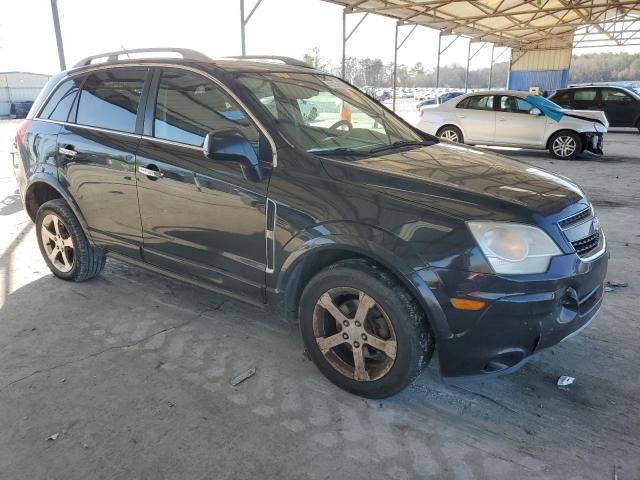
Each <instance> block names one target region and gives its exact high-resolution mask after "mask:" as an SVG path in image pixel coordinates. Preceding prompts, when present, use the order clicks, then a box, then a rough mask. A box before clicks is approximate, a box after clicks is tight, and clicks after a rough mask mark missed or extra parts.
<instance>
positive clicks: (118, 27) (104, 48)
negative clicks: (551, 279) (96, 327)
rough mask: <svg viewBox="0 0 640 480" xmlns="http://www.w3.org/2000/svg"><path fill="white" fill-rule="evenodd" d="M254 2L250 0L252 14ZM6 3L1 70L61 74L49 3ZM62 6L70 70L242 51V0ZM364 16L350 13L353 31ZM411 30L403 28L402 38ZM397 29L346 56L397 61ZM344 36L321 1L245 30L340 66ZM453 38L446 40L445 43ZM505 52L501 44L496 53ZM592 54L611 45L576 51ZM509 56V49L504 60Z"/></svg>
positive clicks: (271, 11) (414, 42)
mask: <svg viewBox="0 0 640 480" xmlns="http://www.w3.org/2000/svg"><path fill="white" fill-rule="evenodd" d="M254 4H255V0H245V5H246V6H245V10H246V12H247V13H248V12H249V11H250V10H251V8H252V7H253V5H254ZM0 5H1V6H0V71H12V70H18V71H28V72H37V73H47V74H52V73H55V72H57V71H59V69H60V68H59V65H58V57H57V51H56V42H55V36H54V31H53V22H52V17H51V7H50V1H49V0H0ZM58 5H59V12H60V23H61V27H62V37H63V42H64V49H65V56H66V60H67V67H70V66H72V65H73V64H74V63H75V62H77V61H78V60H80V59H81V58H83V57H86V56H88V55H92V54H96V53H101V52H108V51H113V50H120V49H122V48H123V47H125V48H141V47H183V48H193V49H195V50H199V51H201V52H203V53H205V54H207V55H208V56H210V57H222V56H228V55H240V53H241V43H240V9H239V0H179V1H176V0H59V1H58ZM361 16H362V14H352V15H348V16H347V29H348V30H350V29H351V28H352V27H353V26H355V24H356V23H357V22H358V20H359V19H360V18H361ZM410 29H411V27H402V28H401V31H400V36H401V38H403V36H404V35H405V34H406V33H408V32H409V30H410ZM394 32H395V22H394V20H392V19H390V18H385V17H381V16H377V15H369V16H368V17H367V18H366V19H365V21H364V22H363V23H362V25H361V26H360V28H359V29H358V30H357V31H356V32H355V33H354V34H353V36H352V37H351V39H350V40H349V42H348V43H347V55H348V56H355V57H362V58H364V57H371V58H381V59H383V61H385V63H387V62H392V61H393V49H394V45H393V43H394ZM341 38H342V8H341V7H339V6H337V5H333V4H330V3H326V2H322V1H320V0H263V1H262V4H261V5H260V6H259V7H258V9H257V10H256V12H255V14H254V15H253V17H252V18H251V20H250V21H249V23H248V25H247V31H246V42H247V53H248V54H256V55H257V54H266V55H286V56H290V57H296V58H302V56H303V55H304V54H305V53H309V52H311V50H312V49H313V48H314V47H318V48H319V49H320V55H321V56H323V57H326V58H328V59H330V60H331V62H332V64H333V65H335V66H338V65H339V64H340V59H341V56H342V43H341ZM450 38H452V37H443V42H445V41H447V42H448V41H450ZM437 43H438V33H437V32H436V31H435V30H432V29H429V28H425V27H418V28H417V29H416V30H415V32H414V33H413V35H412V36H411V37H410V38H409V39H408V40H407V42H406V43H405V44H404V46H403V47H402V49H401V50H400V51H399V54H398V63H399V64H406V65H413V64H415V63H416V62H422V63H423V65H424V66H425V67H426V68H427V69H428V68H433V67H435V65H436V57H437V48H438V47H437ZM474 48H475V47H474ZM503 50H504V49H502V48H496V50H495V54H494V55H495V56H496V57H498V56H499V55H501V54H502V52H503ZM609 50H610V49H609ZM589 51H607V49H595V50H591V49H580V50H578V51H577V53H588V52H589ZM615 51H621V50H620V49H618V50H615ZM625 51H631V52H638V51H640V48H639V47H629V48H628V49H626V50H625ZM466 57H467V40H466V39H460V40H458V41H457V42H456V43H455V44H453V45H452V46H451V47H450V48H449V49H447V51H446V52H445V53H444V54H443V56H442V59H441V65H452V64H453V63H457V64H459V65H465V64H466ZM490 58H491V47H490V46H487V47H485V48H484V49H483V50H482V51H481V52H480V53H479V54H478V55H477V56H476V57H475V58H474V59H473V61H472V62H471V66H470V67H471V69H472V70H474V69H478V68H483V67H488V66H489V64H490ZM508 58H509V53H508V51H506V52H505V53H504V54H502V55H501V56H500V58H499V61H503V60H507V59H508Z"/></svg>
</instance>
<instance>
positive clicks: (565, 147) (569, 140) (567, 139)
mask: <svg viewBox="0 0 640 480" xmlns="http://www.w3.org/2000/svg"><path fill="white" fill-rule="evenodd" d="M552 148H553V153H555V154H556V155H558V156H559V157H570V156H571V155H573V154H574V152H575V151H576V148H578V145H577V144H576V141H575V139H574V138H573V137H571V136H569V135H562V136H560V137H558V138H556V139H555V140H554V141H553V145H552Z"/></svg>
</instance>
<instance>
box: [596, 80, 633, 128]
mask: <svg viewBox="0 0 640 480" xmlns="http://www.w3.org/2000/svg"><path fill="white" fill-rule="evenodd" d="M600 96H601V98H602V109H603V110H604V113H605V115H606V116H607V120H609V123H610V124H611V126H612V127H634V126H635V125H634V122H635V118H636V116H637V115H638V101H637V100H635V99H634V98H632V97H631V95H630V94H628V93H626V92H625V91H624V90H622V89H617V88H603V89H602V90H601V91H600Z"/></svg>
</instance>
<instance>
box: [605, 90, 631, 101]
mask: <svg viewBox="0 0 640 480" xmlns="http://www.w3.org/2000/svg"><path fill="white" fill-rule="evenodd" d="M602 101H603V102H605V103H608V104H611V105H623V104H626V103H631V97H629V95H627V94H626V93H624V92H623V91H621V90H615V89H609V88H605V89H604V90H602Z"/></svg>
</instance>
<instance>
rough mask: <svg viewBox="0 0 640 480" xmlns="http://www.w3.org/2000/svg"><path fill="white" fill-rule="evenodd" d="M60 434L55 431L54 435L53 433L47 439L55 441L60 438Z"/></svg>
mask: <svg viewBox="0 0 640 480" xmlns="http://www.w3.org/2000/svg"><path fill="white" fill-rule="evenodd" d="M59 436H60V434H59V433H54V434H53V435H51V436H50V437H49V438H47V440H51V441H55V440H57V439H58V437H59Z"/></svg>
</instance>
